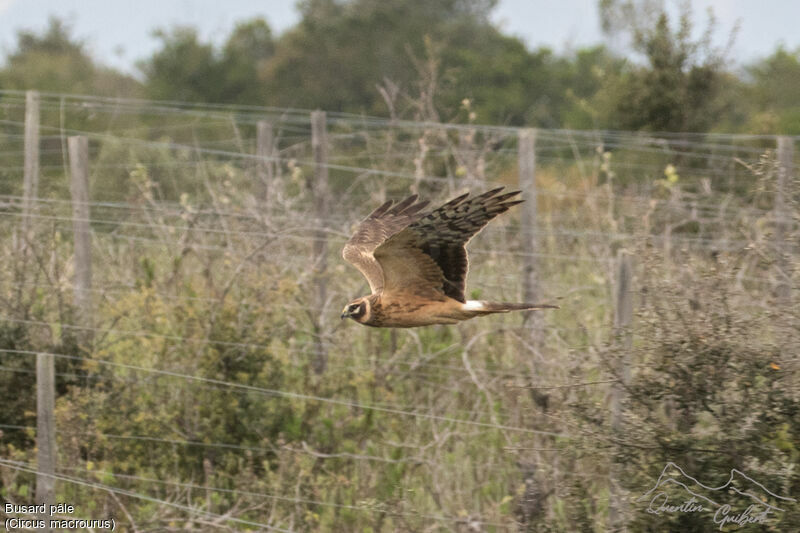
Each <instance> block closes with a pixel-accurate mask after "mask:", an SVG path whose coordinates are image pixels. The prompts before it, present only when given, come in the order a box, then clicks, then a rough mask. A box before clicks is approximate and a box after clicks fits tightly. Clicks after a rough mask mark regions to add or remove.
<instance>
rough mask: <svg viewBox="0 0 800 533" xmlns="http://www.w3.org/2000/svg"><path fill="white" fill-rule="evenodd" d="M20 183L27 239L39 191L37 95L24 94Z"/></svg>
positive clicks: (23, 233)
mask: <svg viewBox="0 0 800 533" xmlns="http://www.w3.org/2000/svg"><path fill="white" fill-rule="evenodd" d="M24 165H25V167H24V169H25V170H24V173H23V182H22V235H23V238H24V239H28V238H29V235H28V231H29V230H30V226H31V220H30V218H31V217H30V215H31V210H32V209H33V204H34V202H35V201H36V197H37V194H38V189H39V93H38V92H36V91H27V92H26V93H25V163H24Z"/></svg>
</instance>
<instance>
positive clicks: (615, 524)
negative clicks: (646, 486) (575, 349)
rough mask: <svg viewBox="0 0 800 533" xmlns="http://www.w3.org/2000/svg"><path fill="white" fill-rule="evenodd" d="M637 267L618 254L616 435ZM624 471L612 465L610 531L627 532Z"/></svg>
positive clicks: (619, 425) (625, 381) (626, 373)
mask: <svg viewBox="0 0 800 533" xmlns="http://www.w3.org/2000/svg"><path fill="white" fill-rule="evenodd" d="M632 285H633V268H632V266H631V257H630V255H629V254H628V252H626V251H625V250H620V251H619V252H618V253H617V279H616V287H615V295H614V296H615V307H614V336H615V345H616V346H617V349H618V350H619V351H620V354H621V357H620V361H619V367H618V372H617V373H618V376H619V379H620V380H621V381H622V383H614V384H613V385H612V387H611V402H610V410H611V430H612V432H613V433H614V435H615V437H618V436H619V434H620V433H621V432H622V430H623V428H622V400H623V395H624V393H625V388H624V386H625V385H627V384H628V382H629V381H630V349H631V346H632V343H633V337H632V336H631V332H630V325H631V321H632V320H633V293H632V292H631V291H632ZM619 480H620V473H619V468H618V466H617V465H616V464H615V463H612V464H611V467H610V468H609V508H608V520H609V526H610V527H609V531H624V530H625V526H624V517H623V512H624V508H625V502H624V500H623V499H622V492H621V491H620V490H619Z"/></svg>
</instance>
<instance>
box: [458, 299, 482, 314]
mask: <svg viewBox="0 0 800 533" xmlns="http://www.w3.org/2000/svg"><path fill="white" fill-rule="evenodd" d="M462 309H464V311H480V310H481V309H484V305H483V302H482V301H480V300H467V303H465V304H464V307H463V308H462Z"/></svg>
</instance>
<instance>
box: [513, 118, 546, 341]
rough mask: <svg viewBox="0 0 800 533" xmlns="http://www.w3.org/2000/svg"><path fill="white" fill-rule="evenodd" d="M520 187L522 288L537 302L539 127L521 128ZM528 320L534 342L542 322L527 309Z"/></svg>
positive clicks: (519, 153)
mask: <svg viewBox="0 0 800 533" xmlns="http://www.w3.org/2000/svg"><path fill="white" fill-rule="evenodd" d="M517 156H518V165H519V167H518V168H519V188H520V189H521V190H522V197H523V199H524V200H525V203H524V204H522V206H521V207H522V215H521V224H522V232H521V233H522V250H523V255H522V265H523V266H522V270H523V274H522V290H523V301H525V302H533V303H535V302H537V301H538V300H539V298H540V295H539V282H538V272H537V268H536V255H535V254H536V253H537V252H538V251H539V247H538V242H537V228H536V210H537V206H536V130H535V129H531V128H528V129H523V130H520V132H519V148H518V154H517ZM524 320H525V323H526V324H528V325H529V326H530V341H531V343H532V346H536V345H537V344H539V343H540V342H541V334H542V324H541V319H540V318H539V316H538V315H537V313H536V312H533V311H528V312H526V313H525V319H524Z"/></svg>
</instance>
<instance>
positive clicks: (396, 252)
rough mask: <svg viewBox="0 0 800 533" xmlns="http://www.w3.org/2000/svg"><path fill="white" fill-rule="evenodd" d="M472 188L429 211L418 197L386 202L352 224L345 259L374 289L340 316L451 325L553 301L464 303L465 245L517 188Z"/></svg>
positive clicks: (377, 323)
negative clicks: (475, 190) (507, 190)
mask: <svg viewBox="0 0 800 533" xmlns="http://www.w3.org/2000/svg"><path fill="white" fill-rule="evenodd" d="M502 190H503V187H500V188H498V189H494V190H491V191H489V192H486V193H484V194H481V195H480V196H475V197H473V198H468V197H469V193H467V194H464V195H461V196H459V197H458V198H455V199H453V200H450V201H449V202H447V203H446V204H444V205H443V206H441V207H439V208H438V209H434V210H433V211H430V212H426V211H424V209H425V207H427V205H428V202H427V201H425V202H422V201H420V202H418V201H417V195H416V194H415V195H413V196H409V197H408V198H406V199H405V200H403V201H402V202H400V203H399V204H396V205H395V204H394V202H392V201H391V200H390V201H388V202H386V203H385V204H383V205H382V206H380V207H379V208H377V209H376V210H375V211H373V212H372V213H371V214H370V215H369V216H368V217H367V218H366V219H365V220H364V221H363V222H361V224H359V226H358V228H356V231H355V233H354V234H353V236H352V237H350V240H349V241H347V244H345V246H344V250H343V251H342V256H344V258H345V260H347V261H348V262H350V263H352V264H353V265H354V266H355V267H356V268H357V269H358V270H360V271H361V273H362V274H364V276H365V277H366V278H367V281H368V282H369V287H370V289H371V290H372V294H370V295H369V296H363V297H361V298H357V299H355V300H353V301H352V302H350V303H349V304H347V307H345V308H344V310H343V311H342V318H343V319H344V318H352V319H353V320H355V321H356V322H358V323H359V324H364V325H365V326H373V327H385V328H411V327H415V326H428V325H431V324H456V323H458V322H460V321H462V320H467V319H470V318H473V317H476V316H483V315H490V314H492V313H507V312H508V311H524V310H529V309H544V308H555V307H557V306H554V305H542V304H529V303H503V302H484V301H481V300H467V299H466V298H465V296H464V289H465V288H466V281H467V270H468V268H469V262H468V260H467V250H466V245H467V243H468V242H469V240H470V239H471V238H472V237H473V236H475V234H476V233H478V232H479V231H480V230H481V229H482V228H483V227H484V226H485V225H486V224H488V223H489V221H490V220H492V219H493V218H494V217H496V216H497V215H499V214H500V213H503V212H505V211H507V210H508V208H509V207H511V206H513V205H516V204H519V203H521V202H522V200H518V199H517V198H516V197H517V196H518V195H519V193H520V191H515V192H510V193H506V194H499V193H500V191H502Z"/></svg>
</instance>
